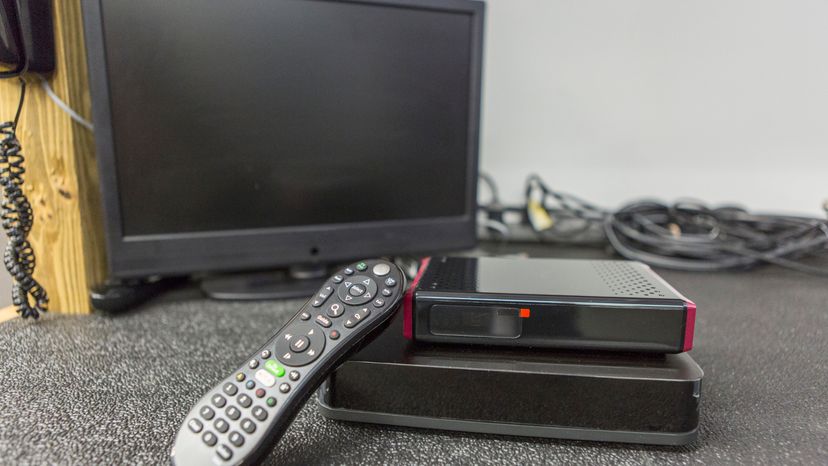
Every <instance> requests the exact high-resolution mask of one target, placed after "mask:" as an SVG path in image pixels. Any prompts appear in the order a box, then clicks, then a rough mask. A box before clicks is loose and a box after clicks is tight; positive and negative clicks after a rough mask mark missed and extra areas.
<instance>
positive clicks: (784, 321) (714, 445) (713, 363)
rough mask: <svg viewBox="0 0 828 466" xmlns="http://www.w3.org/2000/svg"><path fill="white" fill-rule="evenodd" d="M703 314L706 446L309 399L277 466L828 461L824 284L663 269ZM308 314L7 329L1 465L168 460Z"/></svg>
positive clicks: (699, 353)
mask: <svg viewBox="0 0 828 466" xmlns="http://www.w3.org/2000/svg"><path fill="white" fill-rule="evenodd" d="M662 275H663V276H664V277H665V278H666V279H667V280H668V281H670V282H671V283H673V284H674V285H675V286H676V287H677V288H678V289H679V290H680V291H682V292H683V293H685V294H687V295H688V296H689V297H690V298H691V299H694V300H695V301H696V302H697V304H698V308H699V313H698V320H697V325H696V329H697V330H696V348H695V349H694V350H693V352H692V355H693V357H694V358H695V360H696V361H697V362H698V363H699V365H701V367H702V368H703V369H704V370H705V374H706V376H705V380H704V384H703V390H702V420H701V435H700V439H699V440H698V441H697V442H695V443H694V444H693V445H691V446H689V447H682V448H668V447H647V446H638V445H622V444H600V443H591V442H573V441H556V440H548V439H525V438H517V437H515V438H511V437H495V436H486V435H477V434H459V433H449V432H439V431H426V430H416V429H403V428H388V427H379V426H372V425H360V424H350V423H341V422H336V421H331V420H328V419H325V418H323V417H322V416H321V415H320V414H319V413H318V412H317V411H316V408H315V406H314V405H313V403H309V404H308V406H306V407H305V408H304V410H303V411H302V412H301V414H300V415H299V416H298V417H297V419H296V421H295V422H294V424H293V425H292V427H291V428H290V429H289V430H288V432H287V434H286V435H285V437H284V438H283V439H282V442H281V443H280V444H278V445H277V446H276V447H275V449H274V451H273V453H272V454H271V455H270V456H269V457H268V458H267V460H266V463H267V464H297V465H298V464H342V463H348V464H357V463H386V464H413V463H417V464H424V463H444V464H449V463H451V464H456V463H477V464H528V463H562V464H584V465H587V464H596V463H611V464H642V463H656V462H658V463H675V464H690V463H704V464H724V463H743V464H773V465H778V464H828V356H827V355H828V341H826V338H825V330H826V327H828V286H827V285H828V280H827V279H825V278H817V277H811V276H807V275H802V274H799V273H794V272H787V271H783V270H780V269H775V268H768V269H763V270H759V271H755V272H750V273H743V274H737V273H733V274H687V273H675V272H662ZM300 304H301V303H300V302H297V301H292V302H275V303H274V302H271V303H247V304H242V303H226V302H215V301H207V300H201V299H194V298H192V297H191V298H186V299H183V298H182V297H180V296H179V298H178V300H177V301H170V298H167V299H166V300H165V302H155V303H150V304H148V305H146V306H144V307H143V308H142V309H139V310H137V311H134V312H130V313H128V314H125V315H122V316H116V317H109V316H103V315H94V316H86V317H64V316H58V315H49V316H47V317H46V318H45V319H43V320H42V321H40V322H33V321H22V320H20V319H15V320H13V321H9V322H6V323H3V324H0V348H2V350H3V359H2V362H0V374H2V388H1V389H0V413H2V415H1V416H2V417H0V462H3V463H5V464H21V465H25V464H163V463H166V462H167V455H168V451H169V449H170V446H171V443H172V440H173V436H174V434H175V432H176V429H177V427H178V425H179V422H181V420H182V417H183V416H184V415H185V414H186V412H187V410H188V409H189V407H190V405H191V404H192V403H193V402H194V401H195V400H196V399H197V398H198V397H199V396H200V395H201V394H202V393H203V392H204V391H205V390H206V389H207V388H208V387H209V386H211V385H212V384H213V383H214V382H215V381H216V380H217V379H219V378H221V377H222V376H224V375H226V374H227V373H228V371H230V370H232V369H233V367H234V365H235V364H237V363H239V362H240V361H242V360H243V358H245V357H246V356H247V354H248V353H249V352H250V351H251V350H252V349H254V348H255V347H256V346H257V345H258V344H259V343H260V342H261V341H263V339H265V338H266V337H267V336H268V335H269V334H270V333H271V332H272V331H273V330H274V329H275V328H277V327H279V326H280V325H281V324H282V322H283V321H284V320H285V319H286V318H287V317H288V316H289V315H290V314H292V313H293V312H294V311H295V310H296V309H297V308H298V306H299V305H300Z"/></svg>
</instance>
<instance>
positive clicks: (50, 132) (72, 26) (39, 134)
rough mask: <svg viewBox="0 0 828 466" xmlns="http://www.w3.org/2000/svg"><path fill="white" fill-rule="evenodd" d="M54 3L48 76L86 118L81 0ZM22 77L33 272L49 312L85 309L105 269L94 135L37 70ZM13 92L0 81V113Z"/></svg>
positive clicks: (9, 111) (8, 108) (13, 84)
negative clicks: (62, 104)
mask: <svg viewBox="0 0 828 466" xmlns="http://www.w3.org/2000/svg"><path fill="white" fill-rule="evenodd" d="M53 8H54V23H55V52H56V64H57V69H56V71H55V73H54V74H53V75H52V76H51V77H50V78H49V83H50V85H51V86H52V89H53V90H54V91H55V93H56V94H57V95H58V96H59V97H60V98H61V99H62V100H63V101H64V102H66V103H67V104H68V105H69V106H70V107H72V108H73V109H75V111H77V112H78V113H80V114H81V115H83V116H84V118H87V119H91V113H92V112H91V99H90V97H89V83H88V81H87V71H86V49H85V47H84V41H83V20H82V15H81V7H80V0H55V1H54V2H53ZM27 83H28V86H27V92H26V102H25V104H24V106H23V112H22V114H21V116H20V123H19V125H18V138H19V139H20V143H21V145H22V146H23V154H24V155H25V157H26V162H25V167H26V174H25V192H26V195H27V196H28V197H29V201H30V202H31V204H32V208H33V209H34V216H35V220H34V226H33V227H32V232H31V234H30V235H29V238H30V240H31V242H32V245H33V246H34V249H35V254H36V255H37V268H36V270H35V278H36V279H37V280H38V281H39V282H40V283H41V284H43V286H44V287H45V288H46V290H47V291H48V292H49V298H50V304H49V309H50V311H52V312H64V313H78V314H82V313H89V312H90V311H91V307H90V305H89V288H90V286H92V285H93V284H95V283H98V282H99V281H101V280H102V279H103V277H104V274H105V270H106V269H105V267H106V265H105V260H104V257H105V256H104V254H105V249H104V237H103V225H102V217H101V216H102V211H101V204H100V188H99V186H98V171H97V165H96V162H95V152H94V140H93V135H92V132H91V131H89V130H88V129H86V128H84V127H83V126H81V125H79V124H78V123H76V122H74V121H72V120H71V119H70V118H69V116H68V115H67V114H66V113H64V112H63V111H62V110H61V109H60V108H58V107H57V106H56V105H55V103H54V102H52V101H51V100H50V99H49V97H48V96H47V95H46V93H45V92H44V90H43V89H42V88H41V86H40V81H39V80H38V78H37V77H34V76H29V77H27ZM19 92H20V86H19V84H18V81H17V80H16V79H7V80H2V81H0V120H3V121H6V120H9V119H11V118H13V117H14V112H15V110H16V108H17V101H18V98H19ZM0 273H5V271H4V270H1V271H0Z"/></svg>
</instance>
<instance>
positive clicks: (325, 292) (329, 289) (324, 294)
mask: <svg viewBox="0 0 828 466" xmlns="http://www.w3.org/2000/svg"><path fill="white" fill-rule="evenodd" d="M333 292H334V288H333V286H332V285H330V284H325V286H323V287H322V289H321V290H319V293H317V294H316V297H315V298H314V299H313V301H312V302H311V306H313V307H319V306H321V305H323V304H325V301H327V300H328V298H330V297H331V295H332V294H333Z"/></svg>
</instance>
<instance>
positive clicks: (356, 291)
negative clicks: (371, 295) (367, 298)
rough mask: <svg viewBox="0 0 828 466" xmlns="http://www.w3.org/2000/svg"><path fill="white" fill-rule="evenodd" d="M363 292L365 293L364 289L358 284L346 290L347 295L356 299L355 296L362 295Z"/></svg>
mask: <svg viewBox="0 0 828 466" xmlns="http://www.w3.org/2000/svg"><path fill="white" fill-rule="evenodd" d="M365 291H366V290H365V287H364V286H362V285H360V284H356V285H354V286H352V287H350V288H348V294H349V295H351V296H353V297H354V298H356V297H357V296H362V295H364V294H365Z"/></svg>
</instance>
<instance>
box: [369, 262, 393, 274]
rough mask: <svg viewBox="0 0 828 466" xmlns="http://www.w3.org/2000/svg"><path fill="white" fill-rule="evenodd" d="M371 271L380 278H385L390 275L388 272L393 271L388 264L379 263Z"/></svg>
mask: <svg viewBox="0 0 828 466" xmlns="http://www.w3.org/2000/svg"><path fill="white" fill-rule="evenodd" d="M371 271H372V272H374V275H376V276H378V277H384V276H386V275H388V272H390V271H391V266H390V265H388V264H383V263H379V264H377V265H375V266H374V268H373V269H371Z"/></svg>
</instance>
